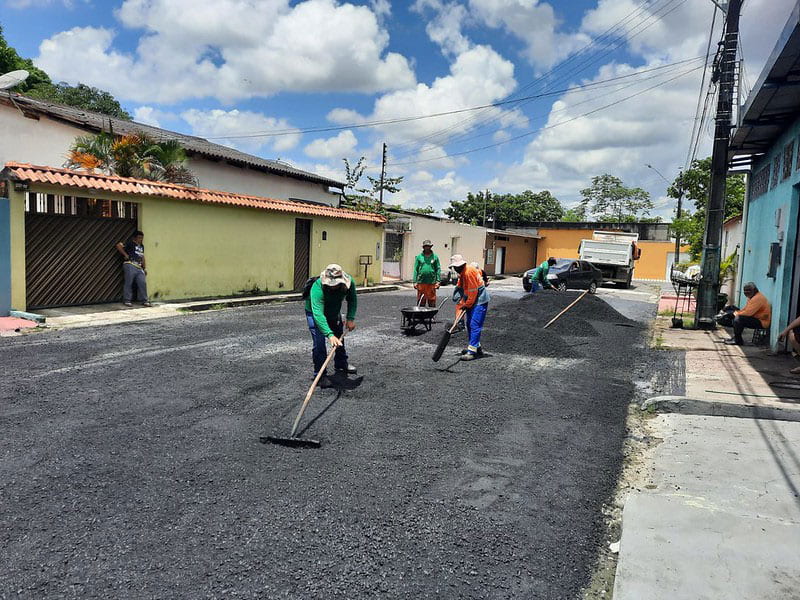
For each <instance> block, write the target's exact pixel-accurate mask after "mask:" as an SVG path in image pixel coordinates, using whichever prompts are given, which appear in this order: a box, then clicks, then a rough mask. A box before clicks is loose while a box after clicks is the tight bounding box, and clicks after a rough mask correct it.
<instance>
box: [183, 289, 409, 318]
mask: <svg viewBox="0 0 800 600" xmlns="http://www.w3.org/2000/svg"><path fill="white" fill-rule="evenodd" d="M399 289H402V286H400V285H381V286H376V287H371V288H360V289H359V290H358V295H359V296H361V295H363V294H375V293H377V292H394V291H396V290H399ZM302 299H303V295H302V294H300V293H297V292H296V293H292V294H281V295H279V296H260V297H257V298H232V299H228V300H209V301H208V302H200V303H197V304H189V305H185V306H181V307H180V308H181V309H182V310H188V311H191V312H200V311H204V310H212V309H218V308H235V307H237V306H255V305H257V304H272V303H275V302H296V301H298V300H302Z"/></svg>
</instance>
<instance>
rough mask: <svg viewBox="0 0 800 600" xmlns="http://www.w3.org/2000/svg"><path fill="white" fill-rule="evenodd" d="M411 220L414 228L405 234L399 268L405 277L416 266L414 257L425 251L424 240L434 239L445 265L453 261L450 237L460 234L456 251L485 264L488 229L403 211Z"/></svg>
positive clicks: (471, 260)
mask: <svg viewBox="0 0 800 600" xmlns="http://www.w3.org/2000/svg"><path fill="white" fill-rule="evenodd" d="M402 216H403V217H408V218H409V219H410V221H411V231H410V232H408V233H406V234H405V235H404V236H403V257H402V259H401V261H400V272H401V275H402V278H403V279H411V276H412V274H413V273H412V271H413V269H414V258H415V257H416V256H417V254H419V253H420V252H422V242H423V241H425V240H430V241H431V242H433V251H434V252H435V253H436V254H437V255H438V256H439V260H440V262H441V263H442V268H446V267H447V264H448V263H449V262H450V256H451V255H452V249H451V248H450V241H451V239H452V238H454V237H458V238H459V239H458V246H457V248H456V250H457V253H458V254H461V255H462V256H463V257H464V259H465V260H466V261H467V262H477V263H478V264H479V265H481V267H483V261H484V254H483V250H484V246H485V244H486V229H485V228H484V227H475V226H473V225H464V224H463V223H456V222H454V221H447V220H439V219H431V218H427V217H422V216H420V217H415V216H410V215H406V214H403V215H402Z"/></svg>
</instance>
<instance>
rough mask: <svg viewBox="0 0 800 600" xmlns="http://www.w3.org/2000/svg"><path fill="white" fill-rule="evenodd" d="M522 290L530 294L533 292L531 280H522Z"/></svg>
mask: <svg viewBox="0 0 800 600" xmlns="http://www.w3.org/2000/svg"><path fill="white" fill-rule="evenodd" d="M522 289H523V290H525V291H526V292H530V291H531V281H530V279H525V278H524V277H523V278H522Z"/></svg>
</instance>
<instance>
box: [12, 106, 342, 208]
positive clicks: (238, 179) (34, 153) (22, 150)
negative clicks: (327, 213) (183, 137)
mask: <svg viewBox="0 0 800 600" xmlns="http://www.w3.org/2000/svg"><path fill="white" fill-rule="evenodd" d="M88 133H90V132H88V131H86V130H84V129H81V128H79V127H77V126H75V125H70V124H67V123H63V122H61V121H57V120H55V119H50V118H49V117H46V116H41V117H40V118H39V119H38V120H37V119H29V118H27V117H25V116H24V115H23V114H22V113H21V112H19V111H18V110H17V109H15V108H12V107H10V106H6V105H5V104H0V167H2V165H4V164H5V163H7V162H12V161H13V162H25V163H31V164H34V165H42V166H48V167H63V166H64V163H65V161H66V160H67V154H68V152H69V148H70V146H71V145H72V142H73V141H74V140H75V138H76V137H77V136H79V135H87V134H88ZM188 167H189V169H190V170H191V171H192V173H194V175H195V177H197V179H198V185H199V187H201V188H205V189H210V190H224V191H226V192H232V193H234V194H248V195H252V196H265V197H268V198H277V199H281V200H288V199H290V198H295V199H299V200H311V201H314V202H324V203H326V204H332V205H336V204H338V200H339V198H338V196H337V195H334V194H330V193H328V191H327V186H325V185H322V184H319V183H312V182H309V181H303V180H301V179H293V178H290V177H284V176H279V175H272V174H269V173H264V172H263V171H257V170H255V169H249V168H240V167H236V166H233V165H229V164H226V163H224V162H216V161H212V160H208V159H205V158H203V157H201V156H193V157H191V158H190V159H189V164H188Z"/></svg>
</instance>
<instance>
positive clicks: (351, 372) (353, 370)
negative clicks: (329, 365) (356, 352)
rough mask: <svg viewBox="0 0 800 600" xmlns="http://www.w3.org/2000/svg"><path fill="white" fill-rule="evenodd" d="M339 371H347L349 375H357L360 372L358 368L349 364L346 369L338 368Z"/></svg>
mask: <svg viewBox="0 0 800 600" xmlns="http://www.w3.org/2000/svg"><path fill="white" fill-rule="evenodd" d="M336 371H337V372H338V373H346V374H347V375H355V374H356V373H358V369H356V368H355V367H354V366H353V365H347V367H346V368H344V369H336Z"/></svg>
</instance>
